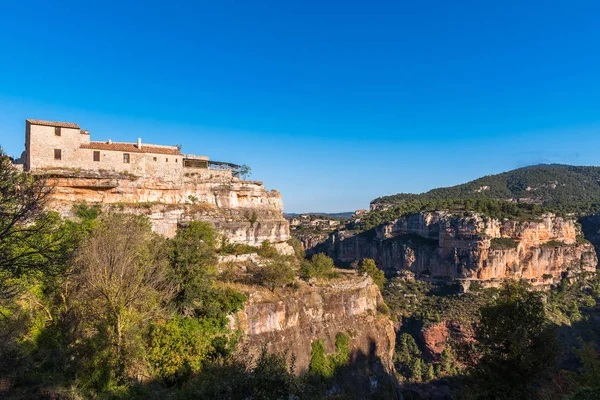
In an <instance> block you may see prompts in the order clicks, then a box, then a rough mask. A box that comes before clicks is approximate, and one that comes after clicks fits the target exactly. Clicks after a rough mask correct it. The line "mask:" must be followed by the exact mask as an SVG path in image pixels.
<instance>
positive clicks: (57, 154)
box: [54, 149, 62, 160]
mask: <svg viewBox="0 0 600 400" xmlns="http://www.w3.org/2000/svg"><path fill="white" fill-rule="evenodd" d="M54 159H55V160H62V150H61V149H54Z"/></svg>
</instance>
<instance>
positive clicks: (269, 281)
mask: <svg viewBox="0 0 600 400" xmlns="http://www.w3.org/2000/svg"><path fill="white" fill-rule="evenodd" d="M292 258H293V257H292ZM292 261H293V260H291V259H290V257H287V256H277V257H275V258H273V259H270V260H269V261H268V262H267V263H266V264H265V265H264V266H262V267H257V268H256V269H255V271H254V277H255V279H256V281H257V282H258V283H259V284H260V285H263V286H265V287H267V288H269V290H271V291H272V292H274V291H275V289H276V288H278V287H282V286H287V285H289V284H291V283H293V282H294V279H295V278H296V273H295V272H294V268H293V266H292Z"/></svg>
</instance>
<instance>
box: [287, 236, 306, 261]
mask: <svg viewBox="0 0 600 400" xmlns="http://www.w3.org/2000/svg"><path fill="white" fill-rule="evenodd" d="M287 243H288V244H289V245H290V246H292V248H293V249H294V255H295V256H296V258H297V259H299V260H304V257H306V252H305V251H304V247H303V246H302V243H301V242H300V241H299V240H298V239H296V238H295V237H292V238H290V240H288V242H287Z"/></svg>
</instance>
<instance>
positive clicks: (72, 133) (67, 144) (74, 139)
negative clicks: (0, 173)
mask: <svg viewBox="0 0 600 400" xmlns="http://www.w3.org/2000/svg"><path fill="white" fill-rule="evenodd" d="M26 142H27V143H29V146H26V150H28V151H26V160H27V162H26V166H27V169H29V170H36V169H44V168H51V167H55V166H57V165H60V166H61V167H62V168H81V165H82V160H84V159H89V160H90V163H91V161H92V153H91V152H89V151H88V150H85V149H81V148H80V146H81V145H82V144H88V143H89V142H90V135H89V134H85V133H81V130H80V129H75V128H64V127H62V128H61V135H60V136H56V135H55V131H54V127H53V126H42V125H34V124H30V123H29V122H27V126H26ZM55 149H60V150H61V152H62V159H61V160H60V161H58V160H55V159H54V150H55Z"/></svg>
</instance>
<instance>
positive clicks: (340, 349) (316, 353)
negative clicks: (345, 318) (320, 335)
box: [308, 332, 350, 380]
mask: <svg viewBox="0 0 600 400" xmlns="http://www.w3.org/2000/svg"><path fill="white" fill-rule="evenodd" d="M349 361H350V337H349V336H348V335H346V334H344V333H341V332H340V333H338V334H337V335H336V336H335V353H333V354H325V345H324V343H323V341H322V340H316V341H314V342H312V345H311V358H310V365H309V367H308V369H309V372H310V374H311V375H313V376H315V377H319V378H321V379H324V380H330V379H332V378H333V377H334V375H335V373H336V370H337V369H339V368H341V367H344V366H347V365H348V363H349Z"/></svg>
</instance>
